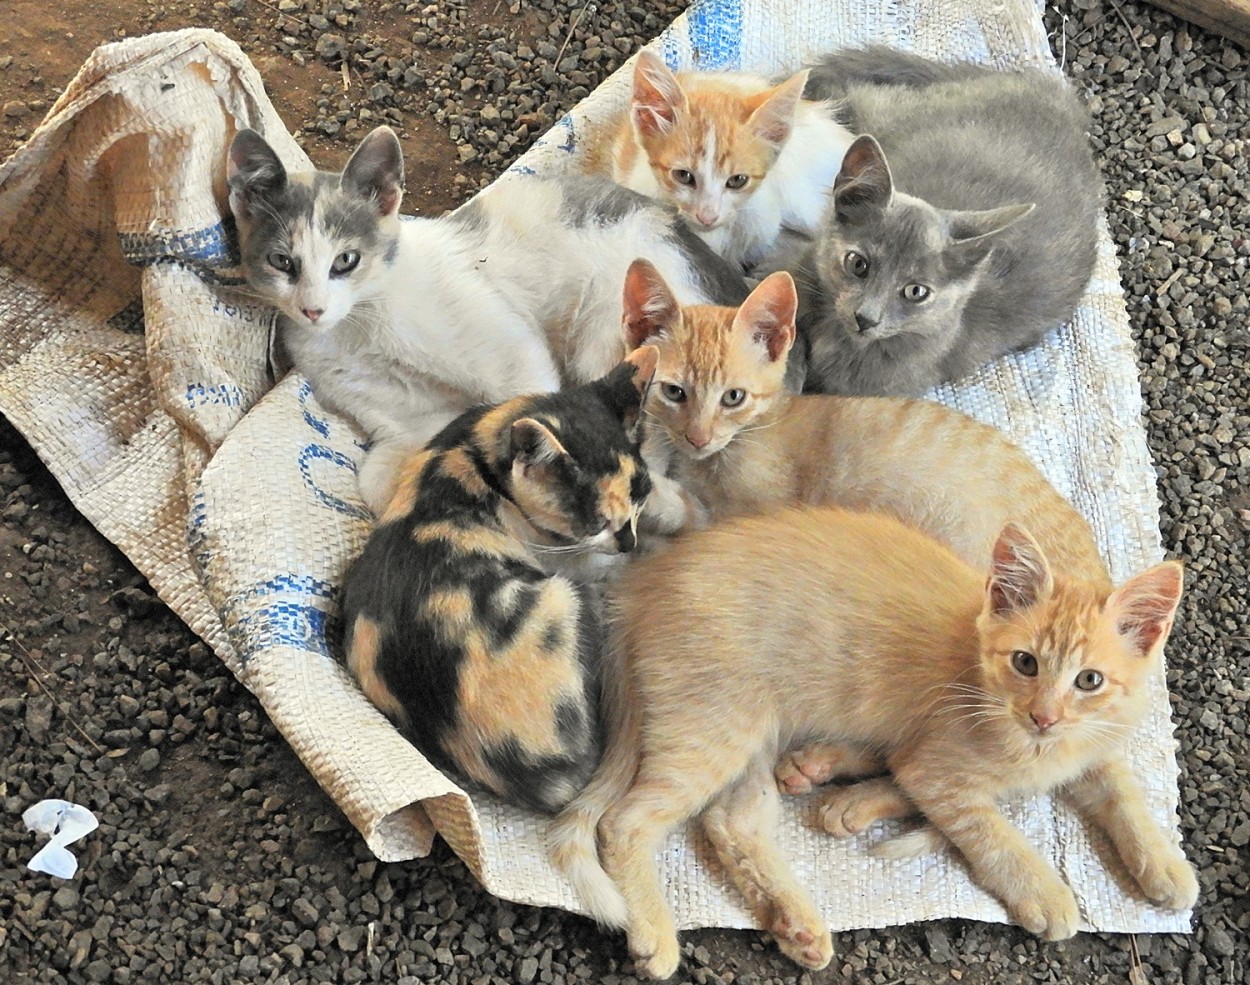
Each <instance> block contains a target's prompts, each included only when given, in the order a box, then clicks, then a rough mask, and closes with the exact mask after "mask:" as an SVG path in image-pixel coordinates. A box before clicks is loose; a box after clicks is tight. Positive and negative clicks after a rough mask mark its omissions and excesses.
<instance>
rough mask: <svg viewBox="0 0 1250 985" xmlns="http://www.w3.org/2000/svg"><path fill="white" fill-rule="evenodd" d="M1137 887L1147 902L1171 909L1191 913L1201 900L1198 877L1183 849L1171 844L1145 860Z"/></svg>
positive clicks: (1138, 876)
mask: <svg viewBox="0 0 1250 985" xmlns="http://www.w3.org/2000/svg"><path fill="white" fill-rule="evenodd" d="M1137 884H1138V885H1139V886H1140V887H1141V891H1142V892H1143V893H1144V894H1145V896H1146V899H1148V900H1150V902H1152V903H1155V904H1157V905H1158V906H1161V907H1163V908H1164V909H1167V910H1188V909H1189V908H1190V907H1192V906H1193V905H1194V903H1196V902H1197V900H1198V877H1197V876H1196V875H1194V869H1193V866H1191V865H1190V864H1189V862H1188V861H1187V860H1186V859H1185V856H1184V855H1183V854H1182V853H1181V852H1180V850H1179V849H1177V848H1175V847H1173V846H1171V845H1169V846H1167V847H1166V848H1161V850H1160V851H1159V853H1158V854H1157V855H1153V856H1151V857H1150V858H1148V859H1145V864H1144V866H1143V868H1142V871H1140V872H1138V873H1137Z"/></svg>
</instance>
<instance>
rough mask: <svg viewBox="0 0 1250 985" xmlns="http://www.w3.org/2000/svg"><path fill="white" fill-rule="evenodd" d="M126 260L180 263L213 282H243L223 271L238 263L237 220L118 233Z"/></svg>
mask: <svg viewBox="0 0 1250 985" xmlns="http://www.w3.org/2000/svg"><path fill="white" fill-rule="evenodd" d="M117 241H118V244H119V245H120V246H121V250H122V256H123V257H125V258H126V262H127V263H129V264H132V265H134V266H136V267H150V266H153V265H155V264H158V263H180V264H182V265H183V266H185V267H187V268H189V269H190V270H191V271H192V272H193V273H194V274H195V275H196V276H197V277H199V278H200V279H201V280H205V281H209V282H210V283H214V284H242V283H243V282H244V281H243V278H242V277H239V276H234V275H231V274H226V273H223V271H224V270H229V269H232V268H235V267H238V265H239V251H238V249H237V247H236V245H235V233H234V223H233V222H231V223H230V224H229V226H227V224H226V223H223V222H219V223H216V224H215V225H212V226H208V227H206V228H204V229H197V230H195V231H194V232H190V233H183V234H181V235H175V234H173V233H118V234H117Z"/></svg>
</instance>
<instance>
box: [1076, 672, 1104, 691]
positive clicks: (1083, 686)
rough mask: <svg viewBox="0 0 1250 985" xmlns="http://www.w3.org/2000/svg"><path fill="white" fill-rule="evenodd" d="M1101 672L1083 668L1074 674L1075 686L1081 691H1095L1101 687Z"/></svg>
mask: <svg viewBox="0 0 1250 985" xmlns="http://www.w3.org/2000/svg"><path fill="white" fill-rule="evenodd" d="M1102 680H1103V677H1102V674H1100V673H1099V672H1098V671H1096V670H1083V671H1081V672H1080V673H1079V674H1077V675H1076V686H1077V688H1078V689H1079V690H1081V691H1097V690H1098V689H1099V688H1100V687H1102Z"/></svg>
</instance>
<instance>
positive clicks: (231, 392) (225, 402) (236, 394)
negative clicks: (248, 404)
mask: <svg viewBox="0 0 1250 985" xmlns="http://www.w3.org/2000/svg"><path fill="white" fill-rule="evenodd" d="M186 400H187V406H188V407H191V408H196V407H220V406H226V407H242V406H243V390H242V388H241V387H239V385H238V384H237V383H215V384H211V385H209V386H205V385H204V384H203V383H192V384H190V385H188V386H187V395H186Z"/></svg>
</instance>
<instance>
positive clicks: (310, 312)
mask: <svg viewBox="0 0 1250 985" xmlns="http://www.w3.org/2000/svg"><path fill="white" fill-rule="evenodd" d="M300 311H302V312H303V313H304V317H305V318H307V319H308V320H309V321H316V320H317V319H318V318H320V317H321V316H322V315H324V314H325V313H326V310H325V308H300Z"/></svg>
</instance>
